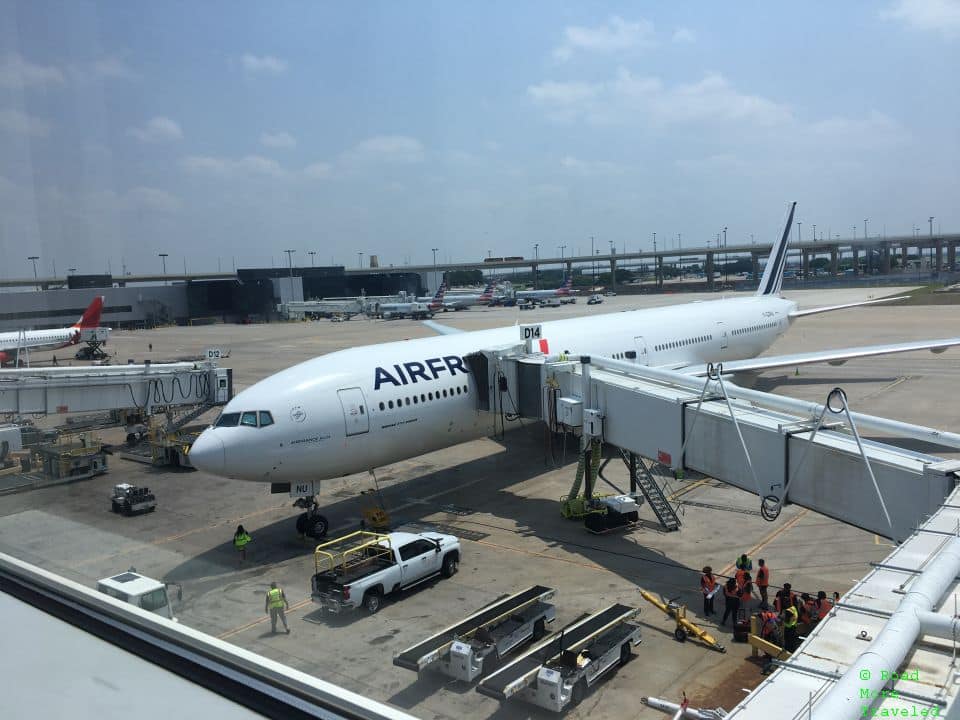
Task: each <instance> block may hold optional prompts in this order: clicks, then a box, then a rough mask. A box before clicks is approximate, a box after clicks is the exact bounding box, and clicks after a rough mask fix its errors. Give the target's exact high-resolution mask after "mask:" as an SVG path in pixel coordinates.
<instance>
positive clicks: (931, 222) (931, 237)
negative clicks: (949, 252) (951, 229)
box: [921, 215, 936, 277]
mask: <svg viewBox="0 0 960 720" xmlns="http://www.w3.org/2000/svg"><path fill="white" fill-rule="evenodd" d="M935 217H936V216H935V215H931V216H930V217H929V218H927V222H928V223H930V276H931V277H933V219H934V218H935ZM921 252H923V251H921Z"/></svg>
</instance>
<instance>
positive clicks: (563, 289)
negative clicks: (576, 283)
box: [557, 273, 573, 295]
mask: <svg viewBox="0 0 960 720" xmlns="http://www.w3.org/2000/svg"><path fill="white" fill-rule="evenodd" d="M571 288H573V273H567V276H566V277H565V278H564V279H563V285H561V286H560V287H559V288H557V295H569V294H570V291H571Z"/></svg>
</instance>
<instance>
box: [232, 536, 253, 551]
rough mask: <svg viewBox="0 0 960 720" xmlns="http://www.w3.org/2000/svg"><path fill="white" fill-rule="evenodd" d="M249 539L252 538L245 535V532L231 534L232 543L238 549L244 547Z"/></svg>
mask: <svg viewBox="0 0 960 720" xmlns="http://www.w3.org/2000/svg"><path fill="white" fill-rule="evenodd" d="M251 540H253V538H252V537H250V536H249V535H247V534H246V533H243V535H234V536H233V544H234V546H236V547H237V548H238V549H241V548H244V547H246V545H247V543H248V542H250V541H251Z"/></svg>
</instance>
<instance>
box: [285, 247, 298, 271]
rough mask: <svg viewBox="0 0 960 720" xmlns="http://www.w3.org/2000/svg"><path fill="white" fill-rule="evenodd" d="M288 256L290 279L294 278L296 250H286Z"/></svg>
mask: <svg viewBox="0 0 960 720" xmlns="http://www.w3.org/2000/svg"><path fill="white" fill-rule="evenodd" d="M284 252H285V253H286V254H287V265H288V266H289V267H290V277H293V254H294V253H295V252H296V250H284Z"/></svg>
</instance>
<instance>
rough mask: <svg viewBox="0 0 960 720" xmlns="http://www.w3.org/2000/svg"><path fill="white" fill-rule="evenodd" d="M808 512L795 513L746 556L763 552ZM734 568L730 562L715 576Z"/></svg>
mask: <svg viewBox="0 0 960 720" xmlns="http://www.w3.org/2000/svg"><path fill="white" fill-rule="evenodd" d="M809 512H810V511H809V510H807V508H803V509H802V510H801V511H800V512H798V513H797V516H796V517H795V518H793V519H792V520H788V521H787V522H785V523H784V524H783V525H781V526H780V527H778V528H777V529H776V530H774V531H773V532H772V533H770V534H769V535H767V536H766V537H765V538H763V539H762V540H760V542H759V543H757V544H756V545H754V546H753V547H752V548H750V549H749V550H748V551H747V556H748V557H749V556H750V555H756V554H757V553H758V552H760V551H761V550H763V548H765V547H766V546H767V545H769V544H770V543H772V542H773V541H774V540H776V539H777V538H778V537H780V536H781V535H783V533H785V532H787V530H789V529H790V528H792V527H794V526H795V525H796V524H797V523H798V522H800V521H801V520H802V519H803V518H804V517H806V515H807V513H809ZM734 567H736V562H732V563H730V564H729V565H727V566H726V567H725V568H723V570H721V571H720V572H718V573H717V575H726V574H727V573H728V572H730V571H731V570H733V568H734Z"/></svg>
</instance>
